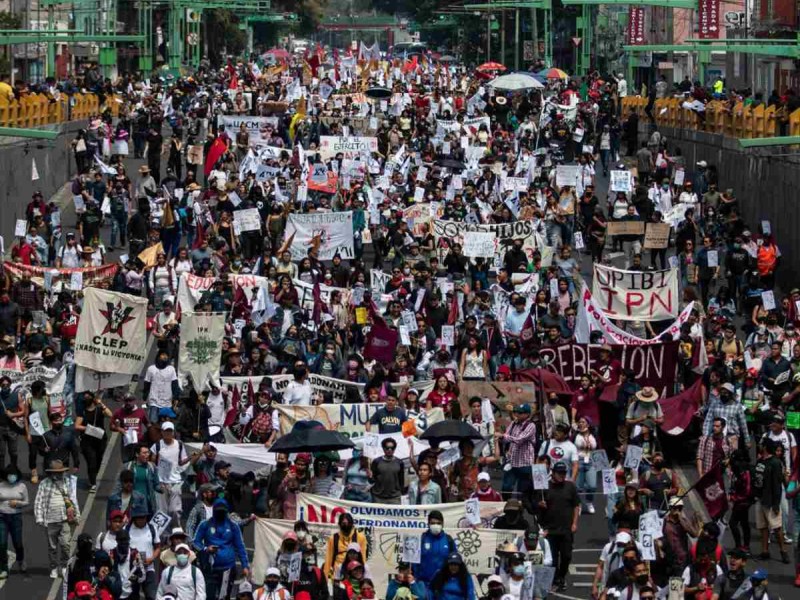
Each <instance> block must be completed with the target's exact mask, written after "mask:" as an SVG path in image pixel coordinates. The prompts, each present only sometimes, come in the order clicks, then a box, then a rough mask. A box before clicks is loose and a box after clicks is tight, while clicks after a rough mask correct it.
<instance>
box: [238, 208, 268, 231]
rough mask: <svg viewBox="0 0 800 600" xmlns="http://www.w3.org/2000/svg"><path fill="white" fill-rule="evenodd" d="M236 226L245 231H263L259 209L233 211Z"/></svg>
mask: <svg viewBox="0 0 800 600" xmlns="http://www.w3.org/2000/svg"><path fill="white" fill-rule="evenodd" d="M233 223H234V226H235V227H237V228H238V229H239V231H240V232H243V231H261V214H260V213H259V212H258V209H257V208H243V209H242V210H235V211H233Z"/></svg>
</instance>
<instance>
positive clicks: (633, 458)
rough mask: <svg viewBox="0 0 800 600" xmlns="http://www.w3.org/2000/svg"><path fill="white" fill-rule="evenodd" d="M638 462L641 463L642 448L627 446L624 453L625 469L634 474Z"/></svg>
mask: <svg viewBox="0 0 800 600" xmlns="http://www.w3.org/2000/svg"><path fill="white" fill-rule="evenodd" d="M640 462H642V447H641V446H634V445H633V444H628V449H627V450H626V451H625V468H626V469H630V470H631V471H634V472H635V471H636V470H637V469H638V468H639V463H640Z"/></svg>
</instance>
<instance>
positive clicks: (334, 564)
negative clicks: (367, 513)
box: [322, 513, 367, 579]
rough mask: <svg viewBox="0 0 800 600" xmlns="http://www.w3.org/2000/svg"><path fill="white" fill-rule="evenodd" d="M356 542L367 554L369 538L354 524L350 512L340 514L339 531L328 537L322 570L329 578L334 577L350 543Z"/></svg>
mask: <svg viewBox="0 0 800 600" xmlns="http://www.w3.org/2000/svg"><path fill="white" fill-rule="evenodd" d="M353 543H356V544H358V545H359V547H360V548H361V554H362V555H363V556H366V555H367V538H366V536H365V535H364V534H363V533H361V532H360V531H357V530H356V528H355V526H354V524H353V517H352V515H350V514H349V513H341V514H340V515H339V531H337V532H336V533H334V534H333V535H332V536H331V537H329V538H328V543H327V545H326V547H325V565H324V566H323V567H322V571H323V572H324V573H325V576H326V577H327V578H328V579H333V578H334V575H335V574H336V573H337V572H338V570H339V567H340V566H341V564H342V562H343V561H344V559H345V557H346V555H347V548H348V546H350V544H353Z"/></svg>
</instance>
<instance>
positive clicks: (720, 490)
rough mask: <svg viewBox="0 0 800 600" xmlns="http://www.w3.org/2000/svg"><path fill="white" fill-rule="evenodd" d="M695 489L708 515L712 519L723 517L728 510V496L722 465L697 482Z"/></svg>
mask: <svg viewBox="0 0 800 600" xmlns="http://www.w3.org/2000/svg"><path fill="white" fill-rule="evenodd" d="M694 491H695V492H697V494H698V495H699V496H700V498H701V499H702V500H703V504H704V505H705V507H706V510H707V511H708V516H709V517H710V518H711V519H712V520H716V519H718V518H720V517H722V516H723V515H724V514H725V513H726V512H727V511H728V496H727V495H726V494H725V481H724V480H723V478H722V467H721V466H717V467H716V468H714V469H711V470H710V471H709V472H708V473H706V474H705V475H703V476H702V477H701V478H700V479H699V480H698V482H697V483H696V484H695V486H694Z"/></svg>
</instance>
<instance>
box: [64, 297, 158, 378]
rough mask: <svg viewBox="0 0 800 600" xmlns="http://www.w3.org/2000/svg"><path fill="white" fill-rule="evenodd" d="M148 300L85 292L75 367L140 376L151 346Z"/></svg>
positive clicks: (79, 324)
mask: <svg viewBox="0 0 800 600" xmlns="http://www.w3.org/2000/svg"><path fill="white" fill-rule="evenodd" d="M146 342H147V298H139V297H138V296H131V295H130V294H121V293H119V292H108V291H105V290H100V289H97V288H92V287H90V288H86V289H84V290H83V311H82V312H81V320H80V322H79V323H78V335H77V337H76V338H75V364H76V365H79V366H81V367H86V368H87V369H93V370H95V371H105V372H114V373H128V374H130V375H139V374H140V373H141V371H142V367H143V366H144V360H145V358H146V346H147V343H146Z"/></svg>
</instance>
